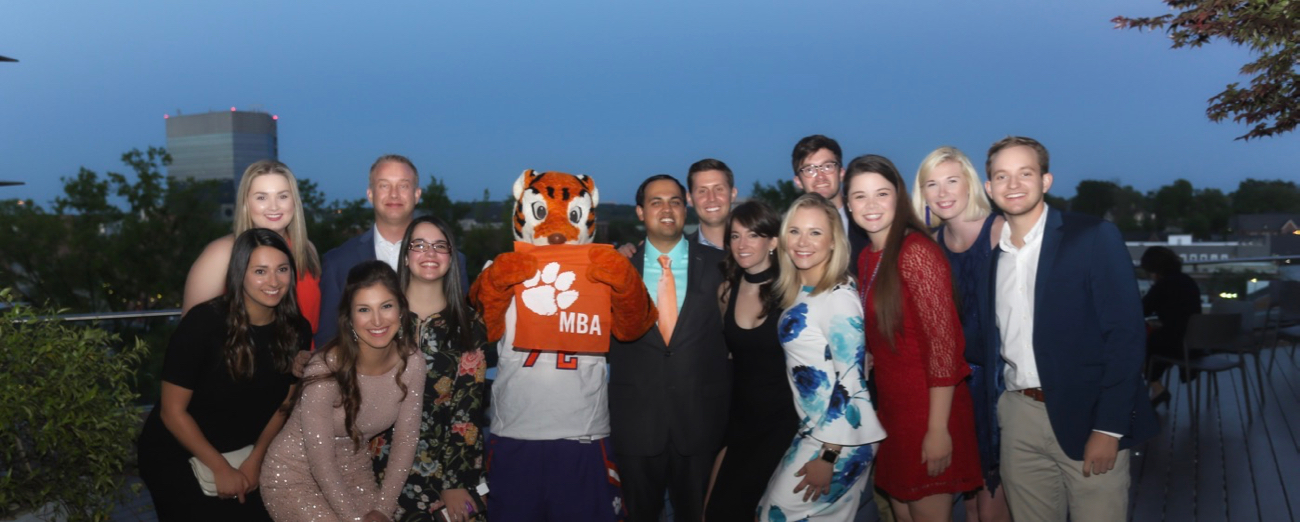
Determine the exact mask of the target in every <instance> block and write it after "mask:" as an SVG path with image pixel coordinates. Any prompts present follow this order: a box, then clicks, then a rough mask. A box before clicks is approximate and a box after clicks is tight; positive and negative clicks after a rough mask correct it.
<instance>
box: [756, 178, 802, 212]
mask: <svg viewBox="0 0 1300 522" xmlns="http://www.w3.org/2000/svg"><path fill="white" fill-rule="evenodd" d="M802 195H803V191H802V190H799V189H798V187H795V186H794V181H793V180H790V179H778V180H776V182H775V183H773V184H771V185H764V184H763V183H762V182H758V181H755V182H754V188H752V189H750V191H749V197H751V198H753V199H757V200H761V201H763V202H765V203H767V204H768V205H771V206H772V208H773V209H776V211H777V212H781V213H784V212H785V209H788V208H790V204H791V203H794V200H796V199H799V196H802Z"/></svg>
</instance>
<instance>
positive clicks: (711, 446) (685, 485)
mask: <svg viewBox="0 0 1300 522" xmlns="http://www.w3.org/2000/svg"><path fill="white" fill-rule="evenodd" d="M636 201H637V207H636V213H637V217H639V218H640V219H641V221H642V222H643V223H645V227H646V241H645V242H644V243H643V244H642V245H641V247H640V248H638V249H637V251H636V254H634V255H633V257H632V266H635V267H636V268H637V270H638V271H640V272H641V274H642V279H643V281H645V283H646V288H647V290H649V292H650V295H651V297H652V298H653V299H654V301H655V303H656V307H657V308H658V309H659V324H658V325H656V327H655V328H651V329H650V331H649V332H648V333H646V334H645V335H644V336H642V337H641V338H640V339H637V340H636V341H633V342H629V343H623V342H617V341H616V342H615V343H614V344H613V346H611V347H610V351H609V364H610V379H609V414H610V428H611V432H612V433H611V441H612V442H613V445H614V453H615V455H616V456H617V461H616V463H617V465H618V467H619V470H620V476H621V477H622V482H623V495H624V498H625V499H626V501H627V509H628V514H629V520H631V521H633V522H642V521H644V522H657V521H658V520H659V516H660V513H661V511H662V510H663V501H664V491H665V490H667V491H668V496H669V498H670V500H671V502H672V506H673V512H674V514H675V518H676V520H679V521H686V520H699V519H700V516H701V515H702V514H703V513H704V492H705V489H706V488H707V486H708V480H709V471H710V469H711V468H712V465H713V459H714V456H715V455H716V454H717V451H718V449H719V448H721V446H722V434H723V429H724V427H725V425H726V421H727V400H728V398H729V397H728V395H729V393H730V390H731V379H730V366H729V363H728V361H727V347H726V344H725V341H724V340H723V337H722V318H721V314H720V312H719V311H718V285H720V284H721V283H722V272H721V270H719V268H718V263H719V262H721V261H722V256H723V254H722V252H721V251H719V250H716V249H713V248H710V247H707V246H704V245H701V244H699V243H698V242H690V241H687V240H686V239H685V238H684V237H683V235H682V227H683V224H684V222H685V220H686V191H685V189H684V188H683V187H682V185H681V183H680V182H678V181H677V180H676V179H675V178H673V177H672V176H669V175H666V174H661V175H657V176H652V177H651V178H649V179H647V180H646V181H645V182H644V183H642V184H641V187H640V188H638V189H637V199H636ZM672 317H675V318H676V320H670V319H669V318H672Z"/></svg>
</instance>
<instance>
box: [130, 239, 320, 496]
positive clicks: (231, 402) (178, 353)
mask: <svg viewBox="0 0 1300 522" xmlns="http://www.w3.org/2000/svg"><path fill="white" fill-rule="evenodd" d="M231 250H232V251H233V252H232V254H231V255H230V257H229V260H228V261H227V266H226V268H225V274H226V277H225V280H226V284H225V291H224V292H223V293H222V294H221V295H219V296H217V297H215V298H213V299H210V300H208V301H206V302H204V303H201V304H199V305H198V306H195V307H194V308H193V309H192V310H190V313H188V314H186V315H185V317H183V318H181V323H180V325H179V326H177V327H176V332H175V333H173V334H172V338H171V342H170V343H169V344H168V345H167V356H166V358H165V359H163V369H162V381H163V382H162V398H161V400H160V401H159V403H158V405H157V406H156V407H155V408H154V409H153V411H152V412H150V413H149V418H148V419H147V420H146V421H145V424H144V430H143V431H142V432H141V433H140V442H139V455H140V477H141V478H142V479H144V483H145V485H146V486H148V487H149V492H150V493H151V494H152V496H153V502H154V507H155V509H156V510H157V512H158V519H159V520H163V521H167V520H183V521H190V520H269V519H270V517H269V516H268V515H267V513H266V510H265V509H264V508H263V507H262V499H261V497H260V496H259V495H258V491H257V487H258V479H259V476H260V472H261V467H262V462H263V456H264V455H265V454H266V451H267V447H268V445H270V443H271V439H272V437H274V436H275V434H276V433H278V432H279V431H280V427H281V426H283V425H284V419H285V414H284V413H283V412H281V411H280V407H281V406H282V405H283V404H284V402H285V400H286V399H287V398H288V397H289V389H290V386H292V384H293V381H294V377H293V375H292V374H291V369H292V363H293V359H294V356H295V354H297V353H299V351H301V350H307V349H308V348H310V347H311V327H310V326H308V324H307V321H306V320H304V319H303V318H302V316H301V315H300V314H299V313H298V306H297V303H296V302H295V294H294V281H295V279H296V278H295V277H294V275H295V274H294V271H295V265H294V262H293V255H292V253H290V251H289V247H288V245H286V244H285V242H284V240H283V239H282V238H281V237H280V236H279V235H278V234H276V233H275V232H272V231H270V230H266V229H261V228H254V229H251V230H248V231H246V232H244V233H242V234H240V235H239V237H237V238H235V240H234V241H232V247H231ZM195 462H197V465H195V464H194V463H195ZM196 469H202V470H206V477H208V478H207V479H206V480H200V479H199V478H198V475H197V471H196ZM205 484H206V488H205Z"/></svg>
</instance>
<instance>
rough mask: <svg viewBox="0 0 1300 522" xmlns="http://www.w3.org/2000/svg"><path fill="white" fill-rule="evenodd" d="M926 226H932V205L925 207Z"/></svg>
mask: <svg viewBox="0 0 1300 522" xmlns="http://www.w3.org/2000/svg"><path fill="white" fill-rule="evenodd" d="M925 226H927V227H928V226H930V205H926V206H925Z"/></svg>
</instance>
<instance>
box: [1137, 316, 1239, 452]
mask: <svg viewBox="0 0 1300 522" xmlns="http://www.w3.org/2000/svg"><path fill="white" fill-rule="evenodd" d="M1243 341H1244V337H1243V332H1242V328H1241V314H1214V313H1210V314H1196V315H1193V316H1191V317H1189V318H1188V320H1187V333H1186V335H1185V336H1184V339H1183V354H1182V357H1168V356H1163V355H1152V356H1151V359H1152V360H1153V361H1155V360H1160V361H1164V362H1168V363H1169V364H1171V365H1174V366H1178V367H1180V368H1182V369H1183V370H1185V371H1186V372H1187V373H1188V374H1189V375H1194V374H1195V373H1196V372H1202V373H1205V374H1206V375H1205V379H1204V381H1205V382H1206V387H1208V388H1209V392H1208V393H1209V394H1210V396H1211V398H1213V397H1214V396H1217V395H1218V394H1219V381H1218V374H1219V372H1223V371H1228V370H1232V369H1233V368H1239V369H1241V379H1242V383H1243V385H1244V388H1246V390H1247V391H1246V393H1245V402H1246V419H1247V422H1248V423H1250V422H1254V415H1253V412H1252V410H1251V404H1250V402H1251V400H1250V391H1249V390H1250V378H1249V376H1248V375H1247V372H1246V356H1245V354H1246V353H1247V352H1245V351H1243V350H1242V349H1241V348H1240V346H1241V345H1242V343H1243ZM1233 355H1236V357H1233ZM1234 359H1235V360H1234ZM1172 373H1173V372H1166V373H1165V387H1169V385H1170V378H1169V375H1171V374H1172ZM1200 382H1201V379H1188V380H1187V381H1186V384H1187V386H1188V387H1189V390H1188V395H1189V396H1190V397H1191V399H1192V400H1191V401H1189V402H1188V413H1189V414H1190V415H1191V417H1192V425H1193V426H1200V421H1199V419H1200V410H1201V384H1200ZM1192 387H1195V388H1194V389H1192Z"/></svg>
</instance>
